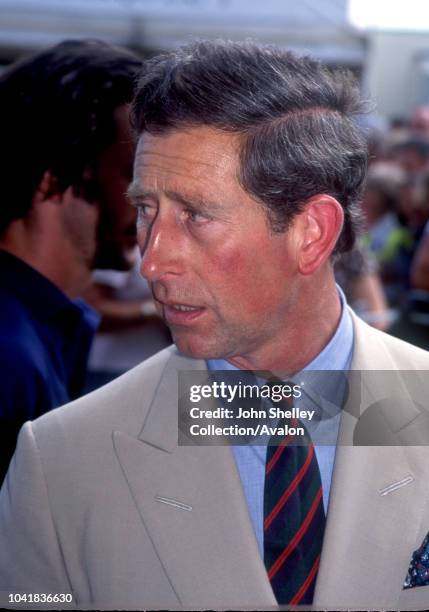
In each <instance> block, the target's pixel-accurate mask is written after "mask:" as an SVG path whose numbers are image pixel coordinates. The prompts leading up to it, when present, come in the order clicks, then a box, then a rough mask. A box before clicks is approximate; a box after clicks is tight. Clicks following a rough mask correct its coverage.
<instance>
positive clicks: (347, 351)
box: [207, 286, 353, 558]
mask: <svg viewBox="0 0 429 612" xmlns="http://www.w3.org/2000/svg"><path fill="white" fill-rule="evenodd" d="M337 289H338V293H339V296H340V301H341V318H340V322H339V324H338V327H337V330H336V332H335V334H334V336H333V337H332V338H331V340H330V342H329V343H328V344H327V345H326V346H325V348H324V349H323V350H322V352H321V353H319V355H317V357H315V358H314V359H313V361H312V362H311V363H309V364H308V365H307V366H306V367H305V368H304V370H303V371H302V372H300V373H299V374H297V375H295V376H293V377H292V380H293V381H294V382H296V383H297V384H300V385H302V386H301V388H302V390H303V392H304V393H303V396H302V397H301V398H300V399H299V400H294V406H296V407H297V408H306V407H308V402H310V403H311V402H312V400H311V399H309V397H310V398H313V401H314V402H318V400H319V398H315V397H314V394H313V393H312V391H311V390H310V389H311V383H312V382H313V384H314V383H315V384H314V388H315V389H316V388H317V390H318V392H320V386H321V385H323V386H324V387H325V388H324V389H323V390H322V395H323V397H324V398H327V397H328V398H329V400H330V402H332V405H334V406H341V404H342V400H343V394H344V390H345V387H344V386H343V385H342V384H341V382H343V381H344V380H345V379H344V378H342V379H341V380H340V384H338V383H339V381H338V380H337V381H335V379H334V378H332V377H330V376H327V377H323V378H322V379H321V378H320V376H319V377H318V374H317V371H320V370H330V371H333V370H337V371H347V370H348V369H349V368H350V363H351V359H352V353H353V323H352V320H351V316H350V313H349V311H348V307H347V303H346V298H345V296H344V293H343V292H342V290H341V289H340V287H338V286H337ZM207 366H208V368H209V370H237V369H238V368H236V367H235V366H233V365H232V364H231V363H229V362H228V361H226V360H224V359H210V360H208V361H207ZM313 376H314V377H316V381H312V377H313ZM317 377H318V380H317ZM306 385H307V386H306ZM307 390H308V392H309V396H308V395H307V394H306V393H305V391H307ZM317 395H319V393H317ZM319 397H320V396H319ZM310 407H311V408H313V409H317V403H313V404H312V405H311V406H310ZM334 413H336V414H335V416H333V417H332V418H329V419H327V420H323V421H322V422H321V423H319V426H318V429H317V431H315V434H314V435H313V432H312V430H311V428H308V430H309V432H310V434H311V435H312V437H313V441H315V451H316V457H317V461H318V463H319V469H320V475H321V478H322V487H323V505H324V507H325V512H326V511H327V508H328V501H329V493H330V489H331V479H332V471H333V467H334V459H335V448H336V446H335V442H336V439H337V436H338V428H339V423H340V414H339V412H338V411H337V410H334ZM306 425H307V423H306ZM321 432H322V433H321ZM318 439H324V440H330V441H332V443H331V444H323V445H320V444H317V440H318ZM233 451H234V457H235V461H236V464H237V468H238V472H239V474H240V478H241V482H242V485H243V490H244V494H245V496H246V500H247V505H248V510H249V515H250V518H251V521H252V524H253V528H254V531H255V535H256V539H257V542H258V546H259V551H260V553H261V557H262V558H263V556H264V552H263V551H264V530H263V522H264V481H265V460H266V453H267V447H266V446H253V445H249V446H233Z"/></svg>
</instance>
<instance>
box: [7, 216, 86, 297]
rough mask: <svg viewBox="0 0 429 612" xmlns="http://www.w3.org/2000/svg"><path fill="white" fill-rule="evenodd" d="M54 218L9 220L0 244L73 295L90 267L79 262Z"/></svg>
mask: <svg viewBox="0 0 429 612" xmlns="http://www.w3.org/2000/svg"><path fill="white" fill-rule="evenodd" d="M54 225H55V221H52V222H49V221H48V222H47V223H46V222H45V223H43V224H41V223H38V222H37V221H35V220H34V219H28V218H27V219H17V220H15V221H13V222H12V223H11V224H10V225H9V227H8V228H7V230H6V232H5V233H4V234H3V235H2V237H1V238H0V248H1V249H3V250H5V251H7V252H8V253H10V254H12V255H14V256H15V257H18V258H19V259H22V260H23V261H24V262H25V263H26V264H28V265H29V266H31V267H32V268H34V269H35V270H37V272H39V273H40V274H42V275H43V276H45V277H46V278H47V279H48V280H50V281H51V282H52V283H53V284H54V285H56V287H58V289H60V290H61V291H62V292H63V293H65V294H66V295H67V296H68V297H69V298H72V299H73V298H75V297H77V296H78V295H79V294H80V293H81V292H82V291H83V289H85V288H86V287H87V286H88V285H89V283H90V270H89V268H88V267H87V266H85V265H84V264H83V262H81V263H80V262H79V260H78V258H77V257H76V254H75V253H73V250H72V249H71V248H70V246H69V244H68V243H67V241H66V240H64V237H63V236H62V235H61V234H60V233H59V232H58V231H57V230H58V228H57V227H54Z"/></svg>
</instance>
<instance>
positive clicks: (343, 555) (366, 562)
mask: <svg viewBox="0 0 429 612" xmlns="http://www.w3.org/2000/svg"><path fill="white" fill-rule="evenodd" d="M361 325H362V324H360V323H359V322H357V323H356V322H355V351H354V359H353V364H352V368H353V369H356V370H375V369H376V368H377V367H378V368H379V369H381V368H384V369H388V368H389V369H392V370H393V369H395V367H394V364H393V363H392V360H391V357H390V355H389V354H388V352H387V350H386V348H385V346H384V345H383V344H382V343H381V342H379V341H378V338H377V337H376V336H375V335H372V336H373V337H370V335H369V334H368V338H366V334H365V333H362V332H364V331H365V330H364V329H360V326H361ZM365 340H366V341H367V342H368V341H372V343H371V347H370V351H369V350H368V348H369V347H368V345H367V344H366V346H365V345H364V343H365ZM377 342H378V345H377ZM364 351H366V354H365V353H364ZM368 352H369V353H370V357H368ZM372 380H373V381H376V377H374V378H373V379H372ZM359 384H360V380H359V377H357V378H355V379H352V393H351V394H350V395H351V396H352V397H354V398H356V397H358V398H359V402H358V405H356V403H355V404H354V405H351V404H350V403H349V404H348V405H346V407H345V410H344V411H343V414H342V421H341V426H340V432H339V440H340V445H338V447H337V451H336V457H335V465H334V472H333V476H332V486H331V494H330V500H329V510H328V516H327V525H326V531H325V539H324V545H323V551H322V557H321V564H320V569H319V573H318V579H317V584H316V591H315V598H314V603H315V605H318V606H327V607H329V606H332V605H333V602H335V606H339V607H342V606H344V607H350V606H361V607H365V608H368V609H369V608H370V607H374V605H376V606H377V607H380V606H381V607H384V606H386V607H396V605H397V602H398V600H399V597H400V594H401V589H402V584H403V581H404V579H405V575H406V573H407V569H408V564H409V561H410V559H411V554H412V552H413V551H414V550H415V548H416V546H418V542H419V540H418V538H419V533H420V531H421V523H422V519H423V507H424V504H422V499H424V498H425V497H426V492H425V490H426V488H427V487H426V483H427V478H428V476H429V469H428V468H427V467H425V463H427V462H425V461H424V460H423V457H424V448H423V447H422V448H416V447H405V446H404V447H401V446H395V447H392V446H384V447H380V446H360V447H359V446H355V447H353V446H351V444H350V442H351V441H352V431H353V427H354V424H355V423H356V418H355V417H357V416H359V414H360V411H361V409H362V406H364V407H365V406H368V405H369V404H370V403H371V399H372V400H375V399H377V398H379V397H383V395H384V396H385V395H386V390H385V389H384V391H383V390H382V389H376V385H375V386H374V387H372V388H371V389H369V388H364V389H362V387H361V388H360V389H358V388H357V387H356V385H359ZM364 386H365V385H364ZM353 387H354V388H353ZM365 394H366V395H365ZM371 394H372V397H371ZM380 394H381V395H380Z"/></svg>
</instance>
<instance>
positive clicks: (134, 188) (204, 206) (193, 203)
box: [127, 182, 222, 211]
mask: <svg viewBox="0 0 429 612" xmlns="http://www.w3.org/2000/svg"><path fill="white" fill-rule="evenodd" d="M165 195H166V196H167V197H168V198H170V199H171V200H173V201H175V202H177V203H178V204H182V206H189V207H195V208H198V209H199V210H212V211H214V210H220V209H221V208H222V206H221V204H220V203H219V202H214V201H212V200H207V199H203V198H201V197H199V196H196V195H193V194H183V193H179V192H178V191H171V190H168V191H166V192H165ZM127 197H128V198H129V199H131V200H139V199H140V200H144V199H145V198H146V199H152V200H153V199H158V195H157V194H156V193H155V192H153V191H148V190H145V189H143V188H142V187H140V186H139V185H138V184H137V183H135V182H133V183H131V184H130V186H129V187H128V189H127Z"/></svg>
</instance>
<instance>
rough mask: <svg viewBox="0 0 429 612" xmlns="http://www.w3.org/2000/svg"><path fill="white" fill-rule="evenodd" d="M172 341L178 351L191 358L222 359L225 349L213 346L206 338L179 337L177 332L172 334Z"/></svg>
mask: <svg viewBox="0 0 429 612" xmlns="http://www.w3.org/2000/svg"><path fill="white" fill-rule="evenodd" d="M173 341H174V343H175V345H176V347H177V350H178V351H179V353H181V354H182V355H184V356H185V357H192V358H193V359H205V360H206V359H223V357H224V355H225V351H224V350H222V349H221V348H220V347H219V346H213V345H211V344H210V343H209V342H207V339H202V338H201V339H200V338H198V339H196V338H192V339H190V338H186V339H184V338H181V337H180V335H179V334H177V335H176V334H174V332H173Z"/></svg>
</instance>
